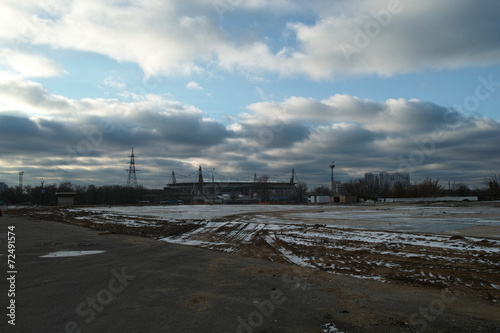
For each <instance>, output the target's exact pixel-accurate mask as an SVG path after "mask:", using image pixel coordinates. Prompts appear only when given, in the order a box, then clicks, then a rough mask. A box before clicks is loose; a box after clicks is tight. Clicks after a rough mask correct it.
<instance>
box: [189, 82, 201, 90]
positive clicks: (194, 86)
mask: <svg viewBox="0 0 500 333" xmlns="http://www.w3.org/2000/svg"><path fill="white" fill-rule="evenodd" d="M186 88H187V89H189V90H203V87H202V86H200V85H199V84H198V82H196V81H189V82H188V83H187V84H186Z"/></svg>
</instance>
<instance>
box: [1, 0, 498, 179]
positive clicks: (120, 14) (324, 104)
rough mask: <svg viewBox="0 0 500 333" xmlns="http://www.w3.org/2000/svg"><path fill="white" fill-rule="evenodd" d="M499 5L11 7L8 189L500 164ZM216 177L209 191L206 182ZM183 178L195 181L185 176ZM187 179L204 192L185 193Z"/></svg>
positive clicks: (416, 174)
mask: <svg viewBox="0 0 500 333" xmlns="http://www.w3.org/2000/svg"><path fill="white" fill-rule="evenodd" d="M499 12H500V2H498V1H496V0H484V1H470V0H441V1H431V0H419V1H411V0H400V1H398V0H390V1H387V0H357V1H354V0H336V1H333V0H307V1H306V0H188V1H177V0H161V1H160V0H136V1H131V0H105V1H88V0H85V1H84V0H50V1H40V0H24V1H19V0H2V2H1V4H0V138H1V146H0V181H4V182H7V183H8V184H9V185H11V186H14V185H16V184H17V181H18V172H19V171H24V183H25V184H29V185H37V184H39V183H40V181H41V179H42V178H43V179H44V180H45V181H46V182H47V183H58V182H61V181H63V180H69V181H71V182H73V183H77V184H81V185H86V184H87V185H88V184H96V185H104V184H125V183H126V180H127V173H126V172H125V171H124V170H125V169H127V167H128V161H129V158H128V155H130V149H131V147H134V148H135V153H136V155H137V157H136V163H137V168H138V169H139V170H140V172H138V173H137V178H138V181H139V184H142V185H144V186H146V187H149V188H161V187H163V186H164V185H165V184H166V183H167V182H168V180H169V177H170V174H171V172H172V170H175V171H177V172H178V173H179V177H180V175H186V176H188V175H190V174H191V173H192V172H193V171H195V170H196V169H197V168H198V166H199V165H202V166H203V167H204V168H205V169H206V170H213V168H215V170H216V173H217V174H216V179H217V178H218V177H219V178H220V176H219V175H228V176H229V175H232V177H234V178H244V177H247V176H251V175H253V173H254V172H256V173H257V174H260V175H265V174H267V175H285V176H286V174H285V173H286V172H287V171H290V170H291V169H292V168H295V170H296V172H297V174H298V177H299V180H300V181H305V182H307V183H308V185H309V187H315V186H318V185H321V184H328V182H329V168H328V165H329V164H330V163H331V161H332V160H335V162H336V166H337V167H336V168H335V177H336V179H338V180H343V181H347V180H349V179H351V178H358V177H361V176H362V175H363V174H364V173H365V172H379V171H389V172H397V171H402V172H410V174H411V177H412V180H415V181H421V180H423V179H425V178H426V177H431V178H439V179H440V180H442V181H443V182H444V183H447V182H448V181H450V182H466V183H469V184H471V185H480V184H481V180H482V177H483V176H484V175H485V174H486V173H488V172H490V171H496V172H499V171H500V170H499V165H500V149H499V143H500V116H499V106H500V66H499V65H500V36H499V34H498V32H499V31H500V20H498V13H499ZM206 176H207V177H211V176H210V175H209V174H206ZM178 180H182V178H181V179H178ZM186 180H190V181H192V180H194V178H192V179H186Z"/></svg>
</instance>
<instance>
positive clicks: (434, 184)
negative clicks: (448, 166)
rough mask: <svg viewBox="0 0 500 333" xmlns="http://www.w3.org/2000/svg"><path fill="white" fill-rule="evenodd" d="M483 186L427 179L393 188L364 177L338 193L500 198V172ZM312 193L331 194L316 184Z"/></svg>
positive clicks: (370, 196)
mask: <svg viewBox="0 0 500 333" xmlns="http://www.w3.org/2000/svg"><path fill="white" fill-rule="evenodd" d="M483 185H484V186H483V187H482V188H475V189H470V188H469V186H467V184H465V183H456V184H453V186H450V188H445V187H444V186H442V185H441V184H440V182H439V179H431V178H427V179H425V180H424V181H423V182H421V183H419V184H415V185H411V186H404V185H403V184H402V183H396V184H395V185H394V186H393V187H389V186H381V185H380V184H378V183H377V182H372V181H369V180H366V179H363V178H362V179H353V180H350V181H349V182H347V183H344V184H342V186H341V188H342V190H341V193H339V194H343V195H350V196H355V197H358V198H363V199H373V200H377V199H379V198H425V197H439V196H472V195H474V196H478V197H479V199H480V200H495V199H500V173H498V174H497V173H494V172H490V173H489V174H487V175H486V176H484V178H483ZM313 192H314V193H316V194H319V195H330V194H331V191H330V189H329V188H328V187H326V186H320V187H317V188H316V189H315V190H314V191H313Z"/></svg>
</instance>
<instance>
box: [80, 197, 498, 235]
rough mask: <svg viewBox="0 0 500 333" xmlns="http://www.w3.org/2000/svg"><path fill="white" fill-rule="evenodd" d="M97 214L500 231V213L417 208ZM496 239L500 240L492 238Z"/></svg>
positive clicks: (142, 209) (214, 208)
mask: <svg viewBox="0 0 500 333" xmlns="http://www.w3.org/2000/svg"><path fill="white" fill-rule="evenodd" d="M83 210H85V211H91V212H96V213H107V214H110V216H111V215H113V214H119V215H121V216H131V217H138V216H148V217H155V218H158V219H161V220H210V221H219V220H223V221H228V220H229V221H232V222H251V223H268V224H269V223H272V224H301V223H305V224H318V223H319V224H326V225H335V226H337V227H349V228H362V229H370V230H387V231H402V232H431V233H443V232H448V233H454V232H456V230H459V229H465V228H471V227H478V226H489V227H498V228H500V207H481V206H478V207H461V206H442V207H441V206H431V207H423V206H420V205H419V206H416V205H404V204H400V205H375V206H331V205H325V206H303V205H300V206H299V205H178V206H127V207H100V208H84V209H83ZM492 236H497V237H499V238H500V234H499V235H492Z"/></svg>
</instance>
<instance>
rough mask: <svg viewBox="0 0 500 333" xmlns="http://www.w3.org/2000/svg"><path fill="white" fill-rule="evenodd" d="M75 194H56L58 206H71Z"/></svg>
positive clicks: (73, 202)
mask: <svg viewBox="0 0 500 333" xmlns="http://www.w3.org/2000/svg"><path fill="white" fill-rule="evenodd" d="M75 195H76V192H56V196H57V205H58V206H73V205H74V204H75Z"/></svg>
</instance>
